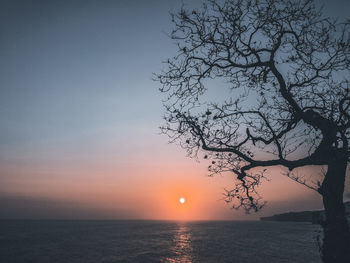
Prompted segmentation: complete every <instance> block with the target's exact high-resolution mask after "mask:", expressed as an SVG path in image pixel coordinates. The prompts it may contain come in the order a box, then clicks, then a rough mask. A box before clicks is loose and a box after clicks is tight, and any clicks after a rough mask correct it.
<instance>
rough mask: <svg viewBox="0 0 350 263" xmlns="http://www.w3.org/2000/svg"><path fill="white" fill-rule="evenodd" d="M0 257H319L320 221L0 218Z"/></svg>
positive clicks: (6, 261)
mask: <svg viewBox="0 0 350 263" xmlns="http://www.w3.org/2000/svg"><path fill="white" fill-rule="evenodd" d="M0 224H1V225H0V262H1V263H11V262H21V263H28V262H35V263H41V262H45V263H50V262H62V263H89V262H94V263H97V262H103V263H114V262H236V263H240V262H243V263H244V262H252V263H259V262H261V263H265V262H266V263H267V262H269V263H273V262H276V263H277V262H278V263H283V262H293V263H298V262H303V263H304V262H308V263H312V262H321V261H320V257H319V253H318V249H317V244H316V241H315V236H317V231H318V230H319V226H316V225H311V224H309V223H281V222H218V221H207V222H165V221H7V220H3V221H0Z"/></svg>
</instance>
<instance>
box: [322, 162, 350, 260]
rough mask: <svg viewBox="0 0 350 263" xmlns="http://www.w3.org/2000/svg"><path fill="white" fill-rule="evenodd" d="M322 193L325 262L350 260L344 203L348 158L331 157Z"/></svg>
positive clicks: (323, 256)
mask: <svg viewBox="0 0 350 263" xmlns="http://www.w3.org/2000/svg"><path fill="white" fill-rule="evenodd" d="M330 158H332V159H331V160H330V163H329V165H328V171H327V173H326V176H325V179H324V181H323V183H322V187H321V194H322V196H323V205H324V208H325V216H326V221H325V222H324V223H323V225H322V226H323V231H324V238H323V246H322V259H323V262H325V263H349V262H350V229H349V224H348V222H347V219H346V215H345V207H344V204H343V193H344V181H345V173H346V167H347V160H346V158H339V157H338V158H337V157H336V156H332V157H330Z"/></svg>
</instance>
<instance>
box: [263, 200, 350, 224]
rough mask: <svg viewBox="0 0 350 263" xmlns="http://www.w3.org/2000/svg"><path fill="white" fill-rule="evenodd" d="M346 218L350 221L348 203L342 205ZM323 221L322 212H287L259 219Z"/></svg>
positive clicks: (349, 203)
mask: <svg viewBox="0 0 350 263" xmlns="http://www.w3.org/2000/svg"><path fill="white" fill-rule="evenodd" d="M344 205H345V211H346V213H347V217H348V219H349V221H350V201H349V202H346V203H344ZM324 219H325V214H324V210H315V211H301V212H288V213H282V214H276V215H273V216H267V217H260V220H261V221H281V222H310V223H313V224H321V223H322V222H323V221H324Z"/></svg>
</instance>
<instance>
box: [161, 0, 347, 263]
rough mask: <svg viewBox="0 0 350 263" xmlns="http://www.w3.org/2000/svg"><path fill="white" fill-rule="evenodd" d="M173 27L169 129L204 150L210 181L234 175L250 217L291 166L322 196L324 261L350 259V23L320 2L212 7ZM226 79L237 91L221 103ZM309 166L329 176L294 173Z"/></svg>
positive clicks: (192, 148) (241, 0)
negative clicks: (273, 170) (264, 190)
mask: <svg viewBox="0 0 350 263" xmlns="http://www.w3.org/2000/svg"><path fill="white" fill-rule="evenodd" d="M172 21H173V23H174V30H173V31H172V32H171V38H172V39H174V40H175V41H176V43H177V46H178V53H177V55H176V56H175V57H173V58H171V59H169V60H168V61H166V64H167V67H166V70H165V71H163V72H162V73H161V74H159V75H157V80H158V81H159V82H160V83H161V84H162V88H161V91H162V92H164V93H166V94H167V95H168V97H167V99H166V101H165V103H164V104H165V107H166V115H165V121H166V122H165V125H164V126H163V127H162V130H163V132H164V133H166V134H168V135H169V136H170V137H171V140H172V141H177V142H179V143H180V145H181V146H182V147H183V148H185V149H186V150H187V152H188V154H189V155H191V156H198V155H199V153H200V152H203V154H205V155H204V158H205V159H210V160H211V162H212V164H211V165H210V166H209V167H208V168H209V171H210V173H211V174H216V173H222V172H233V173H234V174H235V175H236V178H237V179H236V181H235V186H234V188H233V189H232V190H228V191H227V192H226V201H228V202H232V204H233V206H234V207H236V208H239V207H243V208H244V209H245V210H246V211H247V212H250V211H258V210H259V209H260V208H262V207H263V205H264V204H265V203H264V201H262V198H261V197H260V195H259V194H258V192H257V187H258V186H259V185H260V183H261V181H262V180H263V179H264V178H265V174H264V172H265V170H266V168H267V167H271V166H281V167H284V168H285V169H286V170H287V171H288V172H287V173H286V175H287V176H289V177H290V178H291V179H293V180H295V181H297V182H299V183H301V184H303V185H305V186H307V187H309V188H311V189H314V190H316V191H318V192H319V193H320V194H321V196H322V198H323V203H324V208H325V212H326V222H325V223H324V225H323V227H324V242H323V260H324V262H350V255H349V253H350V232H349V226H348V223H347V221H346V217H345V211H344V205H343V192H344V181H345V176H346V169H347V165H348V162H349V156H350V155H349V136H350V134H349V128H350V112H349V108H350V93H349V92H350V86H349V69H350V63H349V62H350V33H349V32H350V31H349V26H350V22H349V21H347V22H339V21H337V20H336V19H331V18H328V17H324V16H323V13H322V9H318V8H317V7H316V6H315V4H314V2H313V1H312V0H278V1H277V0H226V1H222V2H218V1H215V0H209V1H207V3H206V4H203V7H202V8H201V9H200V10H187V9H186V8H184V7H182V8H181V10H180V11H179V12H178V13H174V14H172ZM211 79H214V80H212V81H211ZM218 79H220V80H222V82H221V83H223V82H224V83H225V84H227V86H228V89H227V90H224V89H223V87H222V85H218V87H219V88H216V89H215V93H211V94H214V95H213V96H215V97H218V98H217V99H214V98H213V97H211V96H209V95H208V94H209V92H210V88H211V87H212V86H213V83H214V85H215V84H218V82H217V80H218ZM220 98H221V99H220ZM306 166H319V167H321V168H323V169H325V171H326V172H325V173H324V175H323V177H322V178H320V179H319V180H318V181H315V180H314V183H313V182H312V181H309V180H305V179H304V178H303V177H301V176H299V175H298V174H296V173H294V171H296V170H298V169H300V168H303V167H306Z"/></svg>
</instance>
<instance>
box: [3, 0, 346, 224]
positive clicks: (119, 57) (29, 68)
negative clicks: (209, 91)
mask: <svg viewBox="0 0 350 263" xmlns="http://www.w3.org/2000/svg"><path fill="white" fill-rule="evenodd" d="M182 2H184V3H185V4H186V5H187V6H191V7H192V6H194V7H195V6H199V5H200V4H201V2H202V1H200V0H198V1H185V0H184V1H180V0H148V1H141V0H134V1H132V0H129V1H126V0H120V1H112V0H111V1H105V0H102V1H97V0H95V1H92V0H86V1H82V0H75V1H68V0H61V1H53V0H52V1H50V0H48V1H43V0H37V1H34V0H25V1H24V0H23V1H18V0H8V1H5V0H1V1H0V120H1V126H0V219H1V218H16V219H25V218H28V219H159V220H163V219H165V220H246V219H248V220H255V219H258V218H259V217H260V216H265V215H270V214H272V213H280V212H286V211H290V210H294V211H297V210H303V209H320V208H322V202H321V199H320V196H319V195H318V194H317V193H315V192H312V191H310V190H309V189H306V188H305V187H303V186H301V185H298V184H297V183H295V182H293V181H291V180H290V179H288V178H286V177H283V175H281V174H280V170H279V169H278V168H274V169H270V170H269V175H270V177H271V179H272V180H271V181H270V182H266V183H264V185H263V186H262V187H261V194H262V195H263V197H264V198H265V200H266V201H268V204H267V206H266V207H265V208H264V209H263V210H262V211H261V212H260V213H258V214H251V215H245V214H244V212H243V211H236V210H233V209H230V205H228V204H226V203H225V202H224V201H222V200H221V199H222V193H223V191H224V188H227V189H229V188H230V185H231V184H232V178H233V177H232V175H230V174H227V175H223V176H216V177H213V178H209V177H207V176H206V175H207V170H206V167H207V164H206V163H203V162H198V161H196V160H193V159H190V158H187V157H186V153H185V152H184V151H183V150H182V149H180V147H178V145H176V144H169V143H168V138H167V137H166V136H164V135H161V134H160V130H159V128H158V127H159V126H160V125H161V124H162V115H163V113H164V109H163V107H162V102H161V100H162V98H164V97H163V95H162V94H160V92H159V91H158V89H159V87H160V86H159V83H156V82H154V81H152V73H157V72H160V70H161V69H162V68H163V67H164V65H163V64H162V63H161V62H162V61H164V60H166V59H167V58H168V57H171V56H173V55H175V54H176V46H175V45H174V43H173V42H172V41H171V40H170V39H169V37H168V36H167V32H170V30H171V29H172V25H171V22H170V16H169V11H172V10H173V11H174V10H177V9H178V8H179V7H181V4H182ZM321 2H323V3H324V5H325V12H326V13H327V14H329V15H332V16H338V17H340V18H344V17H346V16H348V14H347V13H348V10H350V2H349V1H347V0H333V1H321V0H319V1H318V3H321ZM348 184H349V183H348ZM180 197H185V198H186V203H185V204H183V205H181V204H180V203H179V201H178V200H179V198H180Z"/></svg>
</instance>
